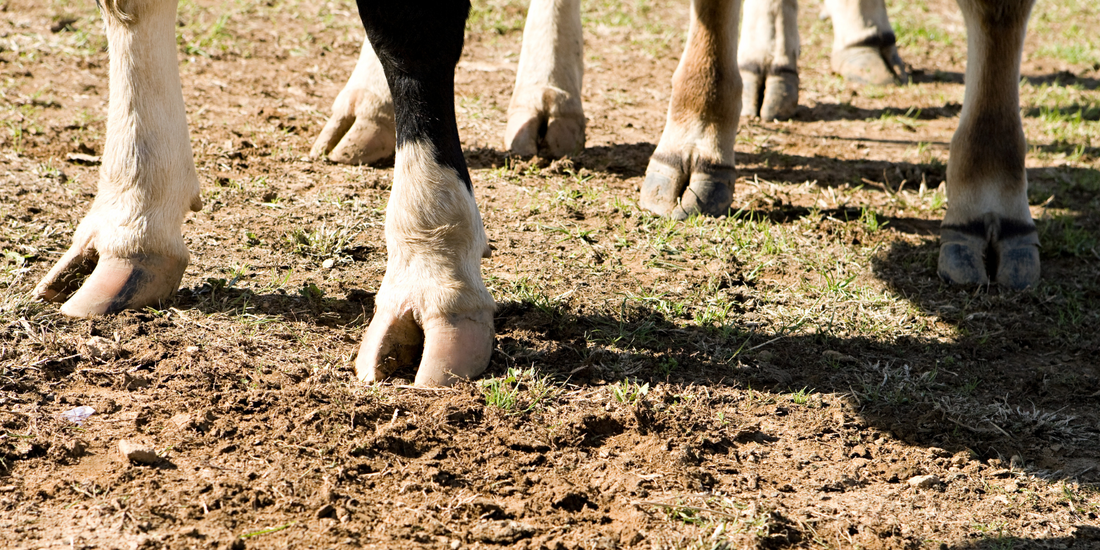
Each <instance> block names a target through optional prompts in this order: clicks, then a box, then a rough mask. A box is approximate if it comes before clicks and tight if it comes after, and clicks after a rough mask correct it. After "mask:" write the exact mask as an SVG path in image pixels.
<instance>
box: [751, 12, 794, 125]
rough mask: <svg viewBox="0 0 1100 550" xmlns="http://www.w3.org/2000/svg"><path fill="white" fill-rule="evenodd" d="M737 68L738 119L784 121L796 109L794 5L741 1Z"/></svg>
mask: <svg viewBox="0 0 1100 550" xmlns="http://www.w3.org/2000/svg"><path fill="white" fill-rule="evenodd" d="M744 10H745V15H744V17H743V18H742V22H741V40H740V44H739V45H738V47H737V65H738V66H739V67H740V70H741V79H742V80H743V81H744V84H745V87H744V95H743V99H742V102H741V115H742V116H759V117H760V118H762V119H764V120H774V119H785V118H790V117H791V116H793V115H794V112H795V109H797V108H798V54H799V46H798V2H797V1H796V0H745V6H744Z"/></svg>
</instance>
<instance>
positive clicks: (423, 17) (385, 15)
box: [356, 0, 495, 386]
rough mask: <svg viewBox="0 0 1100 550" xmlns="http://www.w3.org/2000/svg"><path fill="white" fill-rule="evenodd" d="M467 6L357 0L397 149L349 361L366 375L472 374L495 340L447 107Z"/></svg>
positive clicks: (440, 377) (478, 231)
mask: <svg viewBox="0 0 1100 550" xmlns="http://www.w3.org/2000/svg"><path fill="white" fill-rule="evenodd" d="M468 9H469V4H465V5H464V3H462V2H442V3H441V2H417V1H416V0H405V1H404V2H361V3H360V6H359V13H360V16H361V17H362V19H363V23H364V25H365V26H366V28H367V35H368V36H369V37H370V40H371V43H372V45H373V46H374V47H375V48H376V49H377V50H378V52H379V58H380V59H381V60H382V63H383V68H384V70H385V74H386V77H387V79H388V81H389V86H390V89H391V91H392V94H391V95H392V96H393V98H394V113H395V120H396V122H397V155H396V159H395V166H394V177H393V190H392V191H391V192H390V200H389V204H388V205H387V206H386V251H387V254H388V255H389V259H388V262H387V264H386V275H385V277H384V278H383V279H382V286H381V287H380V288H379V289H378V295H377V297H376V298H375V302H374V318H372V319H371V322H370V326H369V327H368V328H367V332H366V334H365V335H364V337H363V344H362V346H361V347H360V349H359V356H358V358H357V359H356V371H357V374H358V376H359V379H360V380H363V381H366V382H373V381H376V380H380V379H382V378H384V377H386V376H389V375H390V374H392V373H393V372H394V371H395V370H397V369H399V368H401V367H406V366H409V367H416V368H417V372H416V384H417V385H420V386H439V385H449V384H452V383H454V382H456V381H457V380H460V379H468V378H472V377H474V376H477V375H478V374H480V373H481V372H482V371H484V370H485V368H486V367H487V366H488V364H489V358H490V356H491V354H492V350H493V340H494V332H493V312H494V310H495V304H494V302H493V297H492V296H491V295H490V294H489V291H488V290H487V289H486V288H485V283H484V282H482V279H481V258H482V257H483V256H485V255H487V254H488V251H489V246H488V240H487V238H486V236H485V229H484V227H483V226H482V221H481V215H480V214H479V213H478V209H477V204H476V203H475V202H474V195H473V188H472V185H471V182H470V174H469V172H468V170H467V168H466V162H465V160H464V159H463V157H462V145H461V143H460V141H459V136H458V125H457V123H456V121H455V111H454V69H455V64H456V63H457V62H458V58H459V55H460V54H461V53H462V33H463V29H464V21H465V17H466V12H467V10H468Z"/></svg>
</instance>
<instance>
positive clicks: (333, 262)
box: [321, 258, 336, 269]
mask: <svg viewBox="0 0 1100 550" xmlns="http://www.w3.org/2000/svg"><path fill="white" fill-rule="evenodd" d="M334 265H336V260H334V259H332V258H329V259H327V260H325V261H323V262H321V267H323V268H325V269H332V266H334Z"/></svg>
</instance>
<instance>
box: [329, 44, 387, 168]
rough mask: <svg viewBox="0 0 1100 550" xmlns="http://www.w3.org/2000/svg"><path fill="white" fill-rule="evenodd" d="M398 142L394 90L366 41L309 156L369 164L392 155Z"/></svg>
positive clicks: (343, 162) (348, 162) (344, 162)
mask: <svg viewBox="0 0 1100 550" xmlns="http://www.w3.org/2000/svg"><path fill="white" fill-rule="evenodd" d="M395 140H396V133H395V132H394V121H393V99H391V98H390V87H389V85H388V84H386V75H385V73H384V72H383V71H382V63H381V62H380V61H378V56H377V55H375V53H374V48H371V45H370V40H368V39H366V38H364V39H363V50H362V51H361V52H360V54H359V61H358V62H357V63H356V64H355V70H354V71H352V73H351V77H350V78H348V83H347V84H345V85H344V89H343V90H340V94H339V95H337V96H336V101H334V102H333V103H332V116H331V117H330V118H329V119H328V122H327V123H325V127H324V129H323V130H321V134H320V135H319V136H317V140H316V141H315V142H313V149H312V150H310V152H309V155H310V156H311V157H313V158H322V157H324V156H325V155H328V159H329V160H331V161H333V162H339V163H341V164H369V163H372V162H375V161H378V160H381V159H384V158H386V157H388V156H390V155H392V154H393V151H394V145H395V143H396V141H395Z"/></svg>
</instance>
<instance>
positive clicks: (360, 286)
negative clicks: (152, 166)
mask: <svg viewBox="0 0 1100 550" xmlns="http://www.w3.org/2000/svg"><path fill="white" fill-rule="evenodd" d="M892 8H895V9H896V11H894V12H892V17H893V18H894V20H895V22H896V23H897V24H898V28H899V36H900V37H901V45H902V54H903V56H905V57H906V59H907V61H908V62H910V63H911V64H912V65H913V67H914V69H915V79H914V80H915V83H914V85H912V86H908V87H904V88H899V89H877V88H870V89H859V88H853V87H849V86H848V85H846V84H844V83H843V82H842V81H841V80H840V79H839V78H838V77H836V76H833V75H830V74H829V73H828V51H827V50H828V45H829V43H830V39H831V37H830V32H831V31H830V27H829V24H828V22H827V21H819V20H817V19H816V17H814V16H815V15H816V13H817V11H818V10H819V5H818V4H817V3H815V2H804V3H803V6H802V10H803V12H802V13H803V16H802V28H803V52H804V54H803V63H802V65H803V87H804V91H803V95H802V100H801V105H802V107H800V110H799V113H798V115H797V116H796V118H795V120H793V121H790V122H783V123H761V122H759V121H751V120H745V121H742V128H741V138H740V140H739V149H738V154H739V157H738V165H739V168H740V169H741V171H742V172H741V174H742V177H741V180H740V181H739V185H738V191H737V199H736V203H735V204H736V206H737V207H738V208H741V210H740V211H739V212H737V214H736V215H734V216H730V217H727V218H725V219H721V220H712V219H693V220H689V221H687V222H683V223H677V222H669V221H667V220H663V219H659V218H655V217H652V216H651V215H649V214H647V213H645V212H643V211H640V210H639V209H638V208H637V206H636V204H635V200H636V193H637V188H638V186H639V185H640V182H641V179H642V177H643V175H644V170H645V166H646V161H647V158H648V155H649V154H650V153H651V152H652V151H653V148H654V144H655V143H656V140H657V139H658V136H659V135H660V131H661V128H662V125H663V122H664V113H665V108H666V102H667V99H668V94H669V79H670V75H671V73H672V70H673V69H674V68H675V65H676V62H677V56H678V54H679V52H680V50H681V48H682V46H683V42H682V40H683V27H684V26H685V24H686V6H685V5H681V3H680V2H660V3H654V2H645V1H641V2H634V3H624V4H618V3H612V2H610V1H606V2H602V3H593V4H592V5H586V6H585V16H584V17H585V20H586V34H585V44H586V54H585V60H586V69H587V72H586V77H585V78H586V80H585V91H584V94H585V97H584V99H585V108H586V115H587V117H588V119H589V122H588V142H587V148H586V149H585V151H583V152H581V153H580V154H578V155H576V156H574V157H572V158H571V159H567V160H558V161H553V162H551V161H550V160H546V159H540V158H536V159H517V158H510V157H508V156H507V155H506V154H505V153H503V152H502V151H501V146H500V134H501V133H502V131H503V128H504V111H505V109H506V107H507V102H508V98H509V94H510V93H511V82H512V79H513V78H514V71H515V64H516V59H517V54H518V51H519V41H520V38H521V27H522V16H523V13H524V11H525V10H524V8H523V7H522V6H517V5H514V4H509V3H501V2H498V3H495V4H491V5H479V6H477V7H475V13H474V15H473V17H472V19H471V23H470V31H469V33H468V39H467V46H466V50H465V53H464V57H463V61H462V62H461V63H460V65H459V68H458V72H457V77H456V78H457V89H458V96H457V97H456V105H457V107H458V111H459V125H460V131H461V132H462V134H463V139H464V145H465V148H466V154H467V158H468V160H469V162H470V165H471V169H472V175H473V179H474V183H475V192H476V194H477V196H478V200H479V204H480V205H481V209H482V212H483V215H484V218H485V222H486V226H487V230H488V232H489V235H490V238H491V240H492V243H493V246H494V248H495V252H494V255H493V257H492V258H491V259H490V260H487V261H486V262H485V263H484V273H485V276H486V281H487V284H488V285H489V286H490V289H491V290H492V291H493V293H494V296H495V297H496V299H497V301H498V304H499V310H498V314H497V318H496V323H497V331H498V338H497V349H496V350H495V353H494V355H493V359H492V363H491V366H490V369H489V371H488V372H487V373H486V375H485V377H484V378H483V380H482V381H479V382H474V383H470V384H466V385H463V386H460V387H458V388H455V389H450V390H433V391H428V390H418V389H413V388H410V387H408V386H407V384H408V382H407V379H409V378H411V376H412V373H401V374H399V376H401V377H403V378H404V379H405V380H402V379H400V378H399V379H396V380H393V381H391V382H388V383H386V384H381V385H378V386H364V385H361V384H359V383H358V382H357V381H356V380H355V377H354V373H353V370H352V366H351V365H352V359H353V357H354V354H355V352H356V349H357V345H358V340H359V337H360V334H361V333H362V330H363V328H364V327H365V324H366V322H367V321H368V320H369V317H370V315H371V311H372V307H373V298H374V292H375V290H376V289H377V286H378V283H379V281H380V279H381V276H382V273H383V270H384V266H385V258H386V251H385V246H384V240H383V238H382V222H383V212H382V209H383V208H384V206H385V201H386V198H387V196H388V187H389V182H390V178H391V177H392V168H391V167H388V166H385V165H382V166H377V167H345V166H338V165H333V164H328V163H325V162H321V161H315V160H310V159H308V158H307V157H306V155H307V153H308V151H309V147H310V145H311V140H312V139H313V137H314V136H315V135H316V133H317V132H318V131H319V130H320V128H321V126H322V125H323V123H324V120H325V117H326V114H327V113H328V109H329V105H330V104H331V101H332V99H333V98H334V97H335V95H336V93H337V92H338V91H339V89H340V87H341V86H342V85H343V82H344V80H345V79H346V77H347V75H348V74H350V71H351V68H352V66H353V64H354V62H355V58H356V55H357V52H358V48H359V44H360V41H361V39H362V31H361V29H360V28H359V26H358V20H357V18H356V16H355V7H354V4H349V3H347V2H318V1H314V0H302V1H297V0H294V1H289V2H280V1H278V0H269V1H267V2H266V3H262V2H261V3H255V2H249V1H245V0H241V1H239V2H232V3H229V2H225V3H219V2H214V1H211V0H196V1H186V2H184V3H183V4H182V5H181V8H180V25H179V33H178V34H179V39H180V44H181V46H180V63H181V73H182V77H183V81H184V97H185V100H186V101H187V104H188V116H189V121H190V127H191V132H192V134H191V136H192V143H193V146H194V152H195V161H196V163H197V165H198V168H199V173H200V178H201V179H202V181H203V186H204V195H203V198H204V200H205V204H206V206H205V208H204V209H203V211H202V212H200V213H198V214H196V215H194V216H192V217H191V218H190V219H189V220H188V221H187V223H186V225H185V228H184V233H185V237H186V239H187V241H188V246H189V247H190V250H191V253H192V265H191V267H189V268H188V271H187V275H186V276H185V278H184V282H183V285H182V288H181V290H180V292H179V294H178V296H177V297H176V298H175V299H174V300H172V301H171V302H169V303H165V304H163V305H162V306H161V307H159V308H150V309H148V310H145V311H135V312H127V313H124V314H121V315H117V316H113V317H108V318H99V319H93V320H73V319H66V318H64V317H61V316H60V314H59V313H58V311H57V306H56V305H49V304H40V303H36V302H33V301H31V300H29V299H28V298H27V292H28V291H29V289H30V288H31V287H32V286H33V285H34V283H35V282H36V281H37V280H38V278H40V277H41V276H42V275H43V274H44V273H45V271H46V270H47V269H49V267H50V266H51V265H52V263H53V262H54V261H55V260H56V259H57V257H58V256H59V254H60V253H62V252H63V251H64V250H65V248H66V247H67V246H68V243H69V239H70V238H71V235H72V231H73V228H74V226H75V224H76V223H77V222H78V221H79V219H80V217H81V216H82V214H83V212H84V210H85V208H86V206H87V204H89V201H90V200H91V198H92V197H93V196H94V193H95V182H96V177H97V166H96V165H95V159H94V156H95V155H97V154H98V153H99V152H100V151H101V147H102V141H103V132H104V116H105V111H106V101H107V58H106V53H105V51H104V47H105V44H106V42H105V39H104V37H103V34H102V31H101V28H100V26H101V24H100V22H99V20H98V16H97V14H96V13H95V8H94V6H93V4H92V3H91V2H79V3H69V2H67V1H65V0H60V1H51V2H29V1H26V0H9V1H8V2H6V3H3V4H0V81H2V83H0V106H2V108H3V111H2V117H0V119H2V120H3V122H4V130H5V131H4V132H2V133H0V140H2V150H0V154H2V155H3V161H2V165H0V167H2V174H0V190H2V192H0V220H3V224H2V229H0V247H2V249H3V251H4V258H3V259H2V260H0V261H2V262H3V263H2V264H0V266H2V267H3V271H2V272H0V289H3V293H4V294H3V300H2V301H0V547H10V548H38V547H66V548H99V547H104V548H207V547H219V548H220V547H232V548H244V547H249V548H251V547H263V548H268V547H270V548H278V547H294V548H307V547H308V548H331V547H340V548H346V547H370V548H499V547H509V548H511V547H514V548H530V549H541V548H545V549H565V548H578V549H579V548H584V549H595V548H600V549H603V548H867V549H872V548H884V549H885V548H890V549H892V548H953V549H954V548H982V549H1008V548H1013V549H1021V548H1074V549H1087V548H1100V518H1098V514H1100V489H1098V487H1100V459H1098V457H1100V407H1098V404H1100V369H1098V366H1097V365H1098V361H1097V359H1096V358H1097V356H1098V354H1100V336H1098V334H1100V311H1098V309H1097V307H1096V306H1097V304H1100V254H1098V252H1097V250H1098V248H1097V235H1098V234H1100V215H1098V212H1100V199H1098V194H1097V191H1100V171H1098V169H1100V159H1098V158H1100V129H1098V128H1097V125H1098V123H1097V119H1098V118H1100V116H1098V115H1100V92H1098V91H1097V88H1098V83H1100V72H1098V70H1100V58H1097V55H1096V52H1097V51H1100V50H1098V48H1097V43H1096V41H1095V38H1092V37H1091V36H1089V32H1091V31H1090V29H1095V28H1098V27H1100V14H1098V12H1097V8H1096V7H1095V6H1091V5H1090V4H1087V3H1085V2H1082V3H1080V4H1078V3H1075V2H1067V3H1057V5H1056V4H1055V3H1054V2H1052V1H1047V2H1040V5H1039V7H1038V8H1037V12H1036V16H1035V17H1034V18H1033V21H1032V36H1031V38H1029V42H1028V46H1027V52H1026V55H1025V58H1026V62H1025V67H1024V74H1025V75H1026V77H1025V79H1024V82H1023V83H1022V85H1021V89H1022V94H1023V101H1024V104H1025V105H1024V106H1023V113H1024V115H1025V117H1026V118H1025V126H1026V129H1027V132H1028V137H1029V140H1030V143H1031V145H1032V149H1031V152H1030V154H1029V161H1028V166H1029V177H1030V180H1031V185H1032V189H1031V198H1032V203H1033V204H1034V205H1035V206H1034V210H1033V212H1034V215H1035V216H1036V218H1037V219H1038V221H1039V224H1040V231H1041V235H1042V238H1043V242H1044V249H1043V262H1044V280H1043V283H1042V284H1041V285H1040V286H1039V287H1038V288H1036V289H1034V290H1030V291H1027V292H1022V293H1009V292H1003V291H1001V290H999V289H997V288H995V287H994V288H980V289H973V288H971V289H958V288H952V287H947V286H945V285H943V284H941V283H940V282H939V281H938V279H937V278H936V275H935V258H936V252H937V239H936V232H937V227H938V225H937V221H936V220H937V219H939V217H940V216H942V213H943V207H944V206H943V204H944V201H943V194H942V188H940V189H937V186H938V185H939V184H940V183H941V182H942V180H943V178H944V174H945V169H944V163H945V162H946V159H947V144H948V142H949V140H950V136H951V132H952V131H953V128H954V126H955V124H956V122H957V117H958V112H959V107H960V105H959V104H960V102H961V98H962V76H961V75H962V72H963V70H964V62H965V61H964V58H965V39H964V38H963V35H962V27H961V18H960V17H959V15H958V13H957V9H956V8H954V7H953V5H951V4H949V3H947V2H942V1H939V0H934V1H933V0H930V1H929V2H914V3H908V4H907V5H905V6H892ZM73 154H81V155H85V156H84V157H73V156H71V155H73ZM78 406H90V407H92V408H93V409H94V410H95V413H94V414H93V415H92V416H91V417H89V418H88V419H87V420H85V421H84V422H83V423H81V424H76V423H73V422H71V421H69V420H66V419H64V418H63V417H62V416H61V415H62V413H63V412H65V411H68V410H70V409H73V408H75V407H78ZM122 440H126V441H127V442H130V443H135V444H138V445H147V446H148V447H150V448H151V450H152V451H153V452H154V453H155V456H147V457H146V459H147V462H144V463H143V462H140V461H137V462H131V461H129V460H127V459H126V458H124V457H123V456H122V455H121V453H120V451H119V444H120V441H122ZM928 475H934V476H935V478H922V477H921V476H928ZM922 479H923V482H922Z"/></svg>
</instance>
